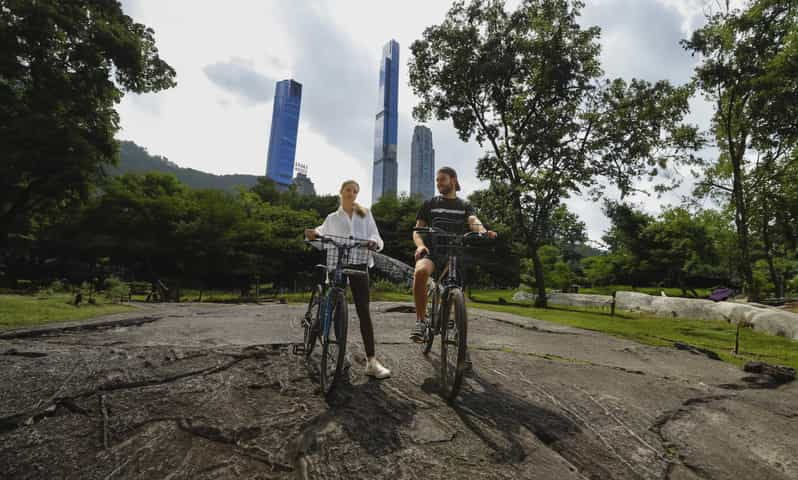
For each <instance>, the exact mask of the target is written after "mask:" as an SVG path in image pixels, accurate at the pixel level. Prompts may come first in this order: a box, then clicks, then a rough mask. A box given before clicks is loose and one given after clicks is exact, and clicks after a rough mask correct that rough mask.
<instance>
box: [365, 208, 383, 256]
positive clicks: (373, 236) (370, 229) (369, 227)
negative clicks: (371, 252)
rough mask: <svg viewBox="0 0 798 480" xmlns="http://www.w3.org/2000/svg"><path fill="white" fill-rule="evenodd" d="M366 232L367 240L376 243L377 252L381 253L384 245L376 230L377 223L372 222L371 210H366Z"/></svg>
mask: <svg viewBox="0 0 798 480" xmlns="http://www.w3.org/2000/svg"><path fill="white" fill-rule="evenodd" d="M366 231H367V233H368V237H369V238H368V239H369V240H371V241H373V242H376V243H377V251H378V252H379V251H381V250H382V248H383V247H384V246H385V243H384V242H383V241H382V237H380V231H379V230H378V229H377V222H376V221H375V220H374V216H373V215H372V214H371V210H366Z"/></svg>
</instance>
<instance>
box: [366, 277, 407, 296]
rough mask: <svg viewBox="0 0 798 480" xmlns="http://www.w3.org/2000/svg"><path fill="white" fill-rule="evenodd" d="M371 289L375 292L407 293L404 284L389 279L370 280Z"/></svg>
mask: <svg viewBox="0 0 798 480" xmlns="http://www.w3.org/2000/svg"><path fill="white" fill-rule="evenodd" d="M371 289H372V290H373V291H375V292H391V293H409V292H410V289H409V288H407V287H406V286H405V285H400V284H397V283H393V282H391V281H390V280H385V279H379V280H375V281H373V282H371Z"/></svg>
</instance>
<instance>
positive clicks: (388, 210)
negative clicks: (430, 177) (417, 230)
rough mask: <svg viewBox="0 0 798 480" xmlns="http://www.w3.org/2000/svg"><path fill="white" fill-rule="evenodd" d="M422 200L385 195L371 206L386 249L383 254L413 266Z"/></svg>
mask: <svg viewBox="0 0 798 480" xmlns="http://www.w3.org/2000/svg"><path fill="white" fill-rule="evenodd" d="M419 208H421V200H419V199H418V198H416V197H409V196H407V195H404V194H403V195H399V196H393V195H384V196H383V197H382V198H380V199H379V200H378V201H377V203H375V204H374V205H372V206H371V213H372V215H374V220H375V221H376V222H377V228H378V229H379V231H380V236H382V240H383V242H385V247H384V248H383V250H382V252H381V253H384V254H385V255H388V256H389V257H393V258H396V259H397V260H401V261H403V262H405V263H407V264H408V265H413V264H414V263H415V260H414V257H413V255H414V252H415V251H416V246H415V244H414V243H413V228H414V227H415V226H416V214H417V213H418V210H419Z"/></svg>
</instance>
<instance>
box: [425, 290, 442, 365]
mask: <svg viewBox="0 0 798 480" xmlns="http://www.w3.org/2000/svg"><path fill="white" fill-rule="evenodd" d="M439 303H440V302H439V299H438V286H437V285H436V284H435V283H434V282H433V283H432V285H431V286H430V288H428V289H427V318H429V321H428V322H427V329H426V332H425V339H424V342H423V343H422V344H421V353H423V354H424V355H427V354H428V353H429V352H430V350H432V344H433V343H435V333H436V332H435V322H434V321H433V320H434V319H435V313H436V310H437V309H438V304H439Z"/></svg>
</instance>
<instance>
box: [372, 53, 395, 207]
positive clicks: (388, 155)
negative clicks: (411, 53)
mask: <svg viewBox="0 0 798 480" xmlns="http://www.w3.org/2000/svg"><path fill="white" fill-rule="evenodd" d="M380 59H381V62H380V95H379V101H378V105H377V116H376V119H375V123H376V126H375V129H374V172H373V177H372V180H373V181H372V187H371V201H372V202H376V201H377V200H379V199H380V197H382V196H383V195H385V194H389V193H390V194H393V195H395V194H396V190H397V188H396V185H397V175H398V169H399V167H398V164H397V163H396V137H397V123H398V122H397V109H398V105H399V43H397V42H396V40H391V41H390V42H388V43H386V44H385V46H384V47H383V48H382V56H381V57H380Z"/></svg>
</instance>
